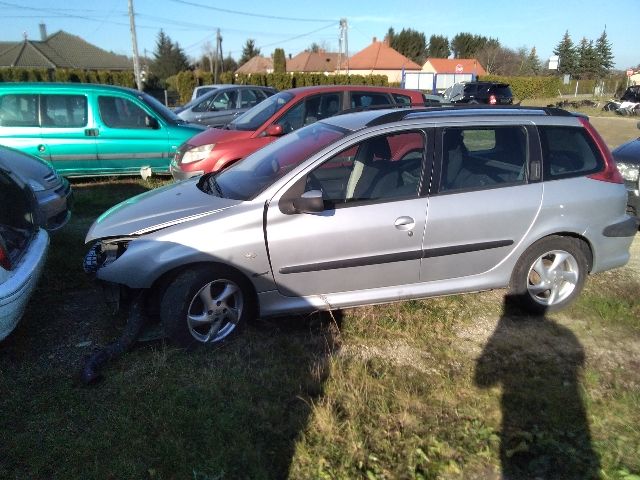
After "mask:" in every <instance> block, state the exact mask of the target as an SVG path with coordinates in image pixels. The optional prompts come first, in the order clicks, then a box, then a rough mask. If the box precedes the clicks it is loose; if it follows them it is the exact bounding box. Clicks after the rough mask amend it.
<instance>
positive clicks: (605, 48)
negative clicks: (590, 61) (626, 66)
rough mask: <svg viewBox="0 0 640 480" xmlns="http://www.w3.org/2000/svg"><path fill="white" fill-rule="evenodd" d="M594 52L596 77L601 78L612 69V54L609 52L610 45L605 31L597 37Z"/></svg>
mask: <svg viewBox="0 0 640 480" xmlns="http://www.w3.org/2000/svg"><path fill="white" fill-rule="evenodd" d="M594 48H595V52H596V56H597V57H598V64H599V65H598V70H597V72H596V75H597V76H598V78H603V77H605V76H607V74H608V73H609V72H610V71H611V69H612V68H613V53H612V52H611V43H609V40H608V39H607V29H606V28H605V30H604V31H603V32H602V35H600V36H599V37H598V39H597V40H596V44H595V47H594Z"/></svg>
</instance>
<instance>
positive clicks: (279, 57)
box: [273, 48, 287, 73]
mask: <svg viewBox="0 0 640 480" xmlns="http://www.w3.org/2000/svg"><path fill="white" fill-rule="evenodd" d="M286 71H287V58H286V57H285V55H284V50H283V49H282V48H276V49H275V50H274V51H273V73H285V72H286Z"/></svg>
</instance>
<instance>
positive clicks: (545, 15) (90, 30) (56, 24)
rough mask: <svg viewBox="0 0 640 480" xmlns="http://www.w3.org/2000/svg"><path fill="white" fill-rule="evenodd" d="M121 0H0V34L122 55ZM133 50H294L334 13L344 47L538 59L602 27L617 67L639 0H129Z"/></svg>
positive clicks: (638, 18)
mask: <svg viewBox="0 0 640 480" xmlns="http://www.w3.org/2000/svg"><path fill="white" fill-rule="evenodd" d="M127 6H128V3H127V0H101V1H99V2H96V1H93V2H87V1H86V0H82V1H80V0H66V1H64V2H60V1H59V0H0V7H1V8H2V17H0V41H16V40H20V39H22V38H23V35H24V34H25V33H26V35H28V37H29V38H31V39H33V40H39V39H40V33H39V27H38V25H39V24H40V23H45V24H46V26H47V32H48V33H49V34H51V33H55V32H57V31H58V30H64V31H66V32H68V33H71V34H74V35H78V36H80V37H82V38H83V39H85V40H86V41H88V42H90V43H92V44H94V45H97V46H99V47H101V48H104V49H106V50H110V51H114V52H116V53H120V54H125V55H128V56H131V54H132V53H131V52H132V47H131V35H130V30H129V18H128V10H127ZM134 8H135V12H136V26H137V36H138V50H139V52H140V54H144V52H145V50H146V52H147V53H148V54H149V55H151V53H152V52H153V50H154V49H155V43H156V38H157V35H158V32H159V31H160V29H163V30H164V31H165V33H166V34H167V35H169V37H170V38H171V39H172V40H173V41H174V42H178V43H179V44H180V46H181V47H182V48H183V49H184V50H185V52H186V53H187V55H189V56H190V57H194V58H195V57H200V56H201V55H202V53H203V51H204V46H205V44H206V43H207V42H210V44H211V45H214V46H215V30H216V28H220V30H221V34H222V37H223V42H222V47H223V51H224V55H225V56H226V55H227V54H228V53H230V54H231V55H232V56H233V57H234V58H236V59H238V58H239V57H240V55H241V53H242V47H243V45H244V43H245V41H246V40H247V39H248V38H253V39H254V40H255V41H256V46H257V47H259V48H261V52H262V54H271V53H272V52H273V50H274V49H275V48H277V47H282V48H284V49H285V52H286V53H287V54H289V53H290V54H292V55H295V54H297V53H299V52H300V51H302V50H304V49H305V48H307V47H308V46H309V45H311V43H313V42H316V43H318V44H320V45H322V46H325V47H327V48H328V49H330V50H333V51H337V50H338V34H339V28H338V22H339V20H340V18H346V19H347V21H348V24H349V30H348V41H349V53H350V54H353V53H355V52H357V51H359V50H361V49H362V48H364V47H366V46H367V45H369V44H370V42H371V40H372V38H373V37H377V38H378V39H382V38H383V37H384V35H385V33H386V32H387V30H388V28H389V27H393V28H394V30H395V31H396V32H399V31H400V30H402V29H403V28H412V29H414V30H418V31H420V32H424V33H425V35H426V37H427V40H428V38H429V36H430V35H432V34H438V35H445V36H447V37H449V39H451V38H452V37H453V36H455V35H456V34H457V33H460V32H470V33H473V34H479V35H484V36H487V37H494V38H498V39H499V40H500V42H501V43H502V45H504V46H507V47H509V48H513V49H517V48H519V47H526V48H528V49H530V48H531V47H533V46H535V47H536V50H537V52H538V56H539V57H540V59H541V60H546V59H547V58H548V57H549V55H552V51H553V49H554V47H555V46H556V45H557V44H558V42H559V41H560V40H561V39H562V36H563V35H564V32H565V31H566V30H568V31H569V34H570V35H571V38H572V40H573V42H574V43H576V44H577V43H579V41H580V40H581V39H582V38H583V37H586V38H587V39H590V40H594V41H595V40H596V39H597V38H598V37H599V36H600V34H601V33H602V31H603V30H604V29H605V26H606V30H607V36H608V38H609V41H610V42H611V44H612V47H613V54H614V61H615V66H616V68H619V69H626V68H628V67H631V66H636V65H638V64H640V48H638V44H639V42H638V32H640V0H616V1H609V2H607V1H606V0H605V1H603V0H526V1H523V0H511V1H506V0H491V1H487V2H478V1H477V0H475V1H469V0H455V1H447V2H443V1H438V2H436V1H432V0H391V1H389V0H387V1H384V2H382V1H376V0H369V1H350V2H348V1H345V0H342V1H338V0H320V1H309V0H306V1H296V2H286V1H285V2H282V1H279V2H275V1H269V0H262V1H260V2H255V1H251V0H247V1H245V2H230V1H228V0H226V1H224V2H221V1H213V0H134Z"/></svg>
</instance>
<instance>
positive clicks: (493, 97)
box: [489, 95, 498, 105]
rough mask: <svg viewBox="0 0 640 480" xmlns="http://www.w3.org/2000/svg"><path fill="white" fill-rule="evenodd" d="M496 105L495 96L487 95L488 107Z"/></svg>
mask: <svg viewBox="0 0 640 480" xmlns="http://www.w3.org/2000/svg"><path fill="white" fill-rule="evenodd" d="M496 103H498V100H497V99H496V96H495V95H489V105H495V104H496Z"/></svg>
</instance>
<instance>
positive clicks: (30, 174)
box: [0, 145, 73, 232]
mask: <svg viewBox="0 0 640 480" xmlns="http://www.w3.org/2000/svg"><path fill="white" fill-rule="evenodd" d="M0 168H2V169H3V170H5V171H10V172H12V173H14V174H15V175H17V176H18V177H20V178H21V179H22V181H23V182H25V183H26V184H27V185H29V187H30V188H31V190H32V191H33V193H34V194H35V196H36V200H37V202H38V212H39V213H38V217H39V219H40V220H39V225H40V226H41V227H42V228H45V229H47V230H49V231H50V232H53V231H55V230H58V229H60V228H62V227H63V226H64V225H65V224H66V223H67V221H68V220H69V218H70V217H71V205H72V203H73V194H72V191H71V186H70V185H69V182H68V181H67V179H66V178H64V177H62V176H60V175H58V173H57V172H56V171H55V170H54V168H53V167H52V166H51V164H50V163H48V162H46V161H45V160H42V159H41V158H38V157H34V156H33V155H27V154H26V153H24V152H21V151H19V150H14V149H13V148H9V147H3V146H2V145H0Z"/></svg>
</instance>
